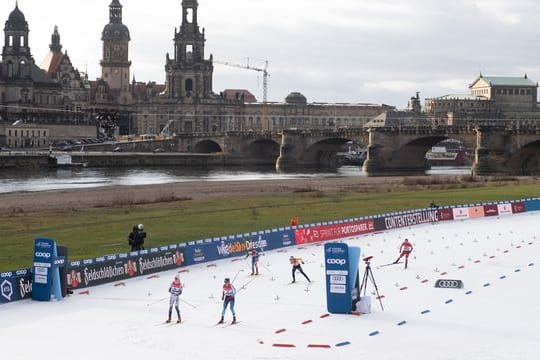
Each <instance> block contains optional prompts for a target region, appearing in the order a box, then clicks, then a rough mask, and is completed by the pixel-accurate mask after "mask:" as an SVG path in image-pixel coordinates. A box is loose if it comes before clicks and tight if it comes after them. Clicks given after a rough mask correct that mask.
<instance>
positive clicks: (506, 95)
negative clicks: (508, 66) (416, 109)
mask: <svg viewBox="0 0 540 360" xmlns="http://www.w3.org/2000/svg"><path fill="white" fill-rule="evenodd" d="M537 89H538V84H537V83H534V82H533V81H531V80H530V79H529V78H528V77H527V75H526V74H525V75H524V76H522V77H502V76H483V75H482V74H480V75H479V76H478V77H477V78H476V79H475V80H474V81H473V82H472V83H471V84H470V85H469V94H455V95H444V96H439V97H436V98H431V99H426V102H425V111H426V113H427V115H428V116H429V117H430V119H432V121H433V122H434V123H436V124H448V125H454V124H460V123H465V122H467V123H471V122H475V121H477V122H487V123H497V122H502V121H506V120H511V121H513V120H520V121H537V120H540V112H539V111H538V103H537Z"/></svg>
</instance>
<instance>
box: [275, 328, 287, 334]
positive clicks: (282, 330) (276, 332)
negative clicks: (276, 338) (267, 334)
mask: <svg viewBox="0 0 540 360" xmlns="http://www.w3.org/2000/svg"><path fill="white" fill-rule="evenodd" d="M285 331H287V329H279V330H276V331H274V334H281V333H282V332H285Z"/></svg>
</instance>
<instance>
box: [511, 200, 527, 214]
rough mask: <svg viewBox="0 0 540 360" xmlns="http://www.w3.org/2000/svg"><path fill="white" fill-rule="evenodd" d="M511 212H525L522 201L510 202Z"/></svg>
mask: <svg viewBox="0 0 540 360" xmlns="http://www.w3.org/2000/svg"><path fill="white" fill-rule="evenodd" d="M511 205H512V213H513V214H519V213H522V212H525V203H524V202H523V201H516V202H513V203H512V204H511Z"/></svg>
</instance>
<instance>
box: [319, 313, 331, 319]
mask: <svg viewBox="0 0 540 360" xmlns="http://www.w3.org/2000/svg"><path fill="white" fill-rule="evenodd" d="M329 316H330V314H322V315H321V316H320V318H321V319H323V318H325V317H329Z"/></svg>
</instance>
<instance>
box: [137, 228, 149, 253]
mask: <svg viewBox="0 0 540 360" xmlns="http://www.w3.org/2000/svg"><path fill="white" fill-rule="evenodd" d="M144 239H146V231H144V225H143V224H139V225H137V232H136V234H135V251H139V250H144Z"/></svg>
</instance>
